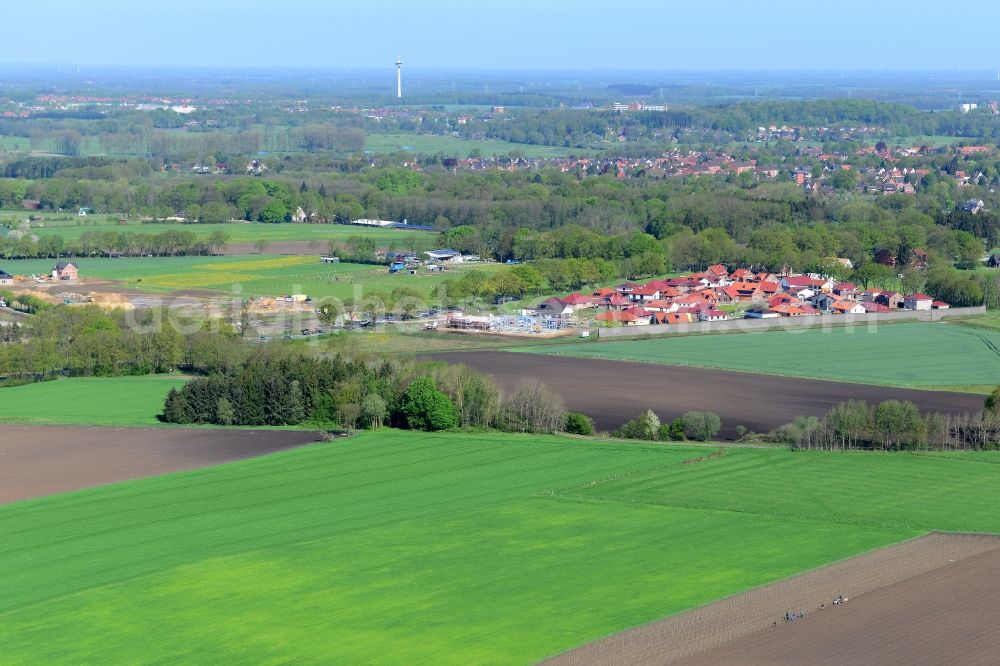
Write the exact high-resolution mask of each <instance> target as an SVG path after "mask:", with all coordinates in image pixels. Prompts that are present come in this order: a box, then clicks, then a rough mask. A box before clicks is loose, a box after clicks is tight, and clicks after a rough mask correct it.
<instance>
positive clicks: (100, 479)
mask: <svg viewBox="0 0 1000 666" xmlns="http://www.w3.org/2000/svg"><path fill="white" fill-rule="evenodd" d="M318 439H319V434H318V433H315V432H306V431H301V430H298V431H296V430H223V429H209V428H87V427H71V426H67V427H62V426H16V425H0V503H4V502H13V501H15V500H20V499H26V498H29V497H39V496H42V495H49V494H51V493H57V492H64V491H68V490H79V489H80V488H87V487H90V486H99V485H103V484H106V483H115V482H118V481H126V480H128V479H136V478H140V477H144V476H153V475H156V474H165V473H167V472H176V471H179V470H184V469H195V468H198V467H206V466H208V465H216V464H219V463H223V462H229V461H232V460H240V459H242V458H250V457H253V456H259V455H263V454H265V453H272V452H274V451H280V450H282V449H288V448H292V447H295V446H300V445H302V444H308V443H310V442H315V441H317V440H318Z"/></svg>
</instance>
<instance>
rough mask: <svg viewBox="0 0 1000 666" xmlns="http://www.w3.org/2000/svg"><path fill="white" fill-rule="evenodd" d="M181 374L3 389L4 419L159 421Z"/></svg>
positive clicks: (1, 414) (0, 416)
mask: <svg viewBox="0 0 1000 666" xmlns="http://www.w3.org/2000/svg"><path fill="white" fill-rule="evenodd" d="M184 382H185V379H184V378H183V377H180V376H177V375H173V376H170V375H152V376H144V377H115V378H98V377H76V378H73V379H57V380H55V381H51V382H41V383H38V384H26V385H24V386H9V387H4V388H0V423H50V424H75V425H107V426H148V425H158V424H159V421H157V420H156V415H157V414H159V413H160V412H161V411H163V400H164V398H166V397H167V393H168V392H169V391H170V389H172V388H176V387H179V386H181V385H182V384H183V383H184Z"/></svg>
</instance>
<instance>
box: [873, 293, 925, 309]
mask: <svg viewBox="0 0 1000 666" xmlns="http://www.w3.org/2000/svg"><path fill="white" fill-rule="evenodd" d="M875 302H876V303H881V304H882V305H884V306H886V307H888V308H889V309H891V310H898V309H899V308H902V307H903V295H902V294H899V293H896V292H895V291H883V292H882V293H880V294H879V295H878V296H876V297H875ZM928 309H929V308H928Z"/></svg>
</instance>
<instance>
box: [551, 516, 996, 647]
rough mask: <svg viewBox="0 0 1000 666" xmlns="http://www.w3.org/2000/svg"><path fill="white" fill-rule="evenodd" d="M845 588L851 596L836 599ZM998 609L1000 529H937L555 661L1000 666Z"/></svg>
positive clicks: (844, 593)
mask: <svg viewBox="0 0 1000 666" xmlns="http://www.w3.org/2000/svg"><path fill="white" fill-rule="evenodd" d="M838 594H843V595H844V596H846V597H847V599H848V601H847V603H845V604H843V605H840V606H834V605H831V603H830V602H831V601H832V599H833V598H834V597H836V596H837V595H838ZM821 604H823V605H824V606H825V607H824V608H823V609H822V610H819V607H820V605H821ZM801 610H804V611H805V616H804V618H803V619H800V620H795V621H793V622H784V621H782V616H783V614H784V613H785V612H792V613H797V612H799V611H801ZM998 616H1000V538H997V537H990V536H978V535H949V534H931V535H928V536H926V537H921V538H919V539H914V540H912V541H908V542H905V543H903V544H899V545H896V546H890V547H889V548H883V549H881V550H878V551H875V552H872V553H868V554H865V555H861V556H859V557H856V558H851V559H849V560H845V561H843V562H838V563H836V564H833V565H830V566H828V567H822V568H820V569H817V570H815V571H810V572H808V573H805V574H801V575H799V576H794V577H792V578H789V579H787V580H784V581H781V582H779V583H775V584H773V585H768V586H765V587H762V588H758V589H755V590H750V591H749V592H745V593H743V594H739V595H736V596H734V597H730V598H727V599H723V600H721V601H718V602H716V603H714V604H710V605H708V606H704V607H702V608H698V609H695V610H692V611H688V612H686V613H681V614H680V615H676V616H673V617H670V618H666V619H664V620H661V621H659V622H654V623H651V624H648V625H644V626H642V627H636V628H635V629H630V630H628V631H625V632H622V633H620V634H616V635H614V636H610V637H608V638H605V639H602V640H599V641H595V642H594V643H591V644H589V645H585V646H582V647H580V648H577V649H575V650H571V651H569V652H566V653H564V654H562V655H559V656H558V657H554V658H553V659H550V660H549V661H548V662H547V663H548V664H551V665H552V666H556V665H561V664H608V665H615V666H633V665H636V666H637V665H640V664H642V665H654V664H681V665H683V666H719V665H722V666H751V665H753V666H756V665H765V664H767V665H771V664H779V665H780V664H789V665H791V664H821V665H829V666H834V665H840V664H851V665H852V666H859V665H860V666H868V665H871V666H875V665H883V664H911V665H912V664H921V665H923V664H926V665H927V666H931V665H935V666H936V665H938V664H997V663H1000V632H998V631H997V630H996V627H995V623H996V618H997V617H998Z"/></svg>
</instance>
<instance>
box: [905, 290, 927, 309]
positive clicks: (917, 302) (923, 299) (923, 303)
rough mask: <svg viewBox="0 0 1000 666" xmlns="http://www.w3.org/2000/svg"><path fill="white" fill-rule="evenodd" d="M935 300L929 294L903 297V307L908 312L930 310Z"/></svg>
mask: <svg viewBox="0 0 1000 666" xmlns="http://www.w3.org/2000/svg"><path fill="white" fill-rule="evenodd" d="M933 304H934V299H933V298H931V297H930V296H928V295H927V294H920V293H916V294H910V295H909V296H904V297H903V307H904V308H906V309H907V310H930V309H931V306H932V305H933Z"/></svg>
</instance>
